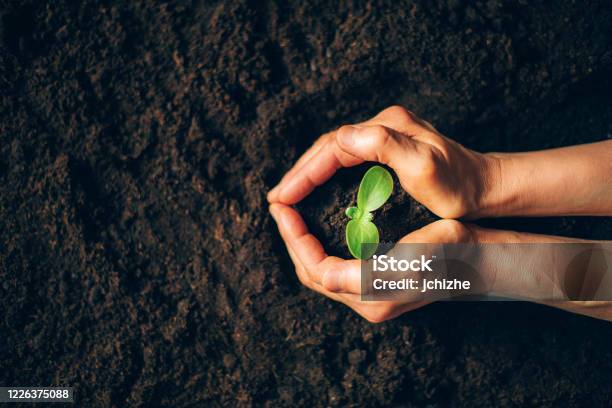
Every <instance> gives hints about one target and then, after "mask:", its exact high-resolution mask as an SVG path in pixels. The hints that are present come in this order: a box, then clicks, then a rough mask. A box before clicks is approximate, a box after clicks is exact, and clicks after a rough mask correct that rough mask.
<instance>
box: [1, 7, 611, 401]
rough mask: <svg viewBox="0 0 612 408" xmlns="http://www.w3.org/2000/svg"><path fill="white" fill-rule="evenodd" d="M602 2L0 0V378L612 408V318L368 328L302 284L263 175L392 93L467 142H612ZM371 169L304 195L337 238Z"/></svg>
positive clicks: (112, 390)
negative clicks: (611, 403)
mask: <svg viewBox="0 0 612 408" xmlns="http://www.w3.org/2000/svg"><path fill="white" fill-rule="evenodd" d="M611 18H612V10H610V8H609V6H608V4H607V2H605V1H591V2H588V3H583V2H578V3H576V2H572V1H559V2H555V4H545V3H540V2H538V3H533V2H530V4H529V5H527V4H526V3H523V2H512V3H508V2H501V1H470V2H467V1H463V0H453V1H438V2H431V1H425V0H418V1H415V2H403V1H395V2H382V3H379V2H375V3H372V2H363V3H362V2H356V3H355V2H347V3H344V2H333V4H332V3H330V2H321V1H308V2H303V1H301V2H297V1H288V2H286V1H283V2H259V1H250V0H238V1H234V2H204V1H199V0H189V1H182V2H177V3H165V2H156V1H141V0H134V1H129V2H115V3H109V2H106V1H102V0H85V1H82V2H78V3H77V2H72V1H67V0H55V1H53V2H49V1H40V0H37V1H34V0H26V1H10V0H9V1H0V310H1V311H2V315H3V319H2V323H0V333H1V338H2V341H0V361H2V370H0V383H2V384H3V385H15V386H17V385H22V386H23V385H32V384H37V385H69V386H73V387H74V388H75V395H76V400H77V401H78V405H79V406H172V407H186V406H193V405H194V404H196V405H198V404H199V405H238V406H252V405H266V406H301V405H309V406H340V405H354V406H388V405H397V406H421V405H432V406H445V405H451V404H452V405H456V406H474V405H478V406H514V405H537V406H555V405H559V404H563V405H569V406H586V405H588V406H601V405H604V404H606V403H608V401H610V399H611V398H612V391H611V390H610V387H609V384H610V376H609V374H608V373H610V372H611V371H612V352H611V351H610V350H609V349H610V348H609V344H610V342H611V340H612V327H611V326H610V325H609V324H608V323H605V322H601V321H595V320H592V319H588V318H584V317H580V316H573V315H569V314H566V313H563V312H560V311H556V310H551V309H547V308H544V307H541V306H537V305H531V304H523V303H499V304H498V303H478V304H467V303H466V304H459V305H458V304H445V303H441V304H436V305H432V306H428V307H426V308H424V309H421V310H417V311H414V312H411V313H409V314H407V315H405V316H402V317H401V318H398V319H396V320H394V321H391V322H387V323H384V324H380V325H371V324H369V323H367V322H365V321H364V320H362V319H361V318H359V317H358V316H356V315H355V314H354V313H353V312H352V311H350V310H347V309H346V308H345V307H344V306H342V305H339V304H336V303H334V302H332V301H331V300H328V299H325V298H323V297H321V296H319V295H318V294H315V293H311V292H310V291H308V290H307V289H305V288H303V287H302V286H300V284H299V282H298V280H297V278H296V276H295V274H294V271H293V267H292V265H291V262H290V259H289V257H288V255H287V252H286V250H285V248H284V246H283V243H282V241H281V240H280V238H279V236H278V233H277V231H276V229H275V225H274V223H273V222H272V220H271V219H270V217H269V214H268V212H267V203H266V201H265V193H266V192H267V190H268V189H269V188H270V187H271V186H273V185H274V184H275V183H276V182H277V181H278V180H279V178H280V177H281V176H282V174H284V172H285V171H286V170H287V169H289V168H290V167H291V165H292V164H293V163H294V161H295V160H296V159H297V157H298V156H299V155H300V154H301V153H302V152H303V151H304V150H305V149H306V148H307V147H308V146H310V145H311V144H312V142H313V141H314V140H315V139H316V138H317V137H318V136H319V135H320V134H321V133H323V132H325V131H328V130H330V129H333V128H334V127H336V126H339V125H341V124H343V123H351V122H356V121H359V120H363V119H365V118H367V117H369V116H371V115H373V114H374V113H376V112H377V111H379V110H381V109H383V108H385V107H386V106H388V105H391V104H403V105H405V106H407V107H409V108H410V109H411V110H413V111H414V112H416V113H417V114H419V115H421V116H423V117H424V118H426V119H427V120H429V121H430V122H432V123H434V124H435V125H436V127H437V128H438V129H439V130H440V131H442V132H443V133H445V134H447V135H449V136H450V137H452V138H454V139H456V140H458V141H459V142H461V143H464V144H466V145H467V146H469V147H471V148H474V149H478V150H483V151H488V150H498V151H514V150H528V149H539V148H547V147H554V146H562V145H568V144H575V143H583V142H589V141H594V140H601V139H602V138H610V137H611V136H610V135H612V103H611V96H610V95H612V81H611V80H610V78H611V76H610V72H611V71H610V70H611V67H612V63H611V55H612V41H611V38H612V32H611V26H610V19H611ZM363 171H364V168H356V169H351V170H345V171H342V172H340V173H339V174H337V175H336V176H335V177H334V178H332V179H331V180H330V182H329V183H328V184H326V185H325V186H322V187H321V188H320V189H318V190H317V191H315V192H314V193H313V195H312V196H311V197H309V198H308V199H307V200H306V201H305V202H304V203H302V204H301V205H300V207H299V208H300V209H301V210H302V211H303V212H304V215H305V217H306V218H307V220H308V222H309V226H310V227H311V228H312V229H313V231H315V232H316V233H317V234H318V235H319V237H320V238H321V239H322V241H323V243H324V244H325V246H326V247H327V248H328V250H329V251H330V252H332V253H335V254H338V255H346V249H345V247H344V243H343V240H344V231H343V229H342V226H343V224H344V222H345V220H344V219H343V212H344V209H345V208H346V206H347V205H348V204H350V202H351V200H353V199H354V197H353V196H352V195H353V194H355V192H356V188H357V185H358V182H359V179H360V178H361V176H362V174H363ZM431 219H433V218H432V217H431V215H430V214H428V213H427V211H425V210H424V209H422V207H420V206H419V205H418V204H417V203H415V202H414V201H412V200H411V199H410V198H409V197H407V196H406V195H404V194H403V193H401V192H400V191H399V189H398V188H396V193H395V194H394V197H393V201H392V202H390V203H389V204H387V205H386V206H385V208H383V209H382V211H379V212H378V213H377V214H376V220H377V223H378V225H379V226H380V228H381V229H382V234H383V237H384V239H388V240H394V239H397V238H398V237H400V236H401V235H403V234H405V233H407V232H409V231H410V230H412V229H415V228H418V227H419V226H421V225H422V224H424V223H427V222H429V221H430V220H431ZM486 223H487V225H494V226H500V227H511V228H513V229H522V230H532V231H537V232H542V233H550V234H560V235H573V236H581V237H584V238H596V239H597V238H598V239H610V234H611V232H612V222H611V221H610V219H593V218H556V219H546V220H544V219H528V220H519V221H515V220H511V221H508V220H496V221H487V222H486ZM560 373H562V374H560Z"/></svg>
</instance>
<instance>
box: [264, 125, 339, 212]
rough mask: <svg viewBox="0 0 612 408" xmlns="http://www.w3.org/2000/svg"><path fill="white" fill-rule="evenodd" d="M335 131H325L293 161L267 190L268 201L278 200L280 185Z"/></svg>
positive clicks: (332, 135)
mask: <svg viewBox="0 0 612 408" xmlns="http://www.w3.org/2000/svg"><path fill="white" fill-rule="evenodd" d="M335 133H336V132H335V131H333V132H329V133H325V134H324V135H323V136H321V137H319V138H318V139H317V141H316V142H315V143H314V144H313V145H312V146H311V147H310V148H309V149H308V150H306V152H304V154H302V156H301V157H300V158H299V159H298V161H297V162H295V164H294V165H293V167H292V168H291V169H290V170H289V171H288V172H287V173H286V174H285V175H284V176H283V178H281V180H280V181H279V183H278V184H277V185H276V186H275V187H274V188H273V189H272V190H270V191H269V192H268V196H267V199H268V202H270V203H273V202H276V201H278V192H279V190H280V186H281V185H282V184H283V183H285V182H286V181H287V180H290V179H291V178H292V177H293V176H294V175H295V174H296V173H297V172H299V170H300V169H301V168H302V167H303V166H304V164H305V163H307V162H308V160H310V158H311V157H312V156H314V155H315V154H316V153H317V152H318V151H319V150H320V149H321V148H322V147H323V145H325V143H326V142H327V141H328V140H329V139H331V138H333V137H335Z"/></svg>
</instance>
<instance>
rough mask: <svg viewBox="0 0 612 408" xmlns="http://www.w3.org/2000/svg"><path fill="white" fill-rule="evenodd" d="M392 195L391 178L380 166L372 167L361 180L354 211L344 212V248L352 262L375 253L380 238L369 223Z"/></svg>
mask: <svg viewBox="0 0 612 408" xmlns="http://www.w3.org/2000/svg"><path fill="white" fill-rule="evenodd" d="M392 192H393V178H392V177H391V174H389V172H388V171H387V170H385V169H384V168H382V167H380V166H374V167H371V168H370V169H369V170H368V171H367V172H366V174H364V176H363V179H361V184H359V191H358V192H357V207H349V208H347V209H346V215H347V217H349V218H350V219H351V220H350V221H349V222H348V224H347V225H346V244H347V245H348V248H349V251H350V252H351V255H353V256H354V257H355V258H357V259H368V258H370V257H371V256H372V255H374V253H375V252H376V248H378V242H379V241H380V238H379V235H378V228H376V225H374V223H373V222H372V217H373V215H372V211H375V210H377V209H379V208H380V207H381V206H382V205H383V204H384V203H385V202H386V201H387V200H388V199H389V197H390V196H391V193H392ZM362 244H369V245H362Z"/></svg>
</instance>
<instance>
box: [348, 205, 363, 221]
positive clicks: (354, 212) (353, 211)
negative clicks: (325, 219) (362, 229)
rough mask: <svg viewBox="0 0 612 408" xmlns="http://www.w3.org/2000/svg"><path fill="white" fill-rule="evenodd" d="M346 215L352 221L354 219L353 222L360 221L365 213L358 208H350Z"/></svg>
mask: <svg viewBox="0 0 612 408" xmlns="http://www.w3.org/2000/svg"><path fill="white" fill-rule="evenodd" d="M344 213H345V214H346V216H347V217H349V218H350V219H353V220H354V219H359V218H361V216H362V215H363V211H361V210H360V209H359V208H357V207H349V208H347V209H346V211H345V212H344Z"/></svg>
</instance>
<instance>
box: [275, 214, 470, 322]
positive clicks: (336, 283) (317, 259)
mask: <svg viewBox="0 0 612 408" xmlns="http://www.w3.org/2000/svg"><path fill="white" fill-rule="evenodd" d="M270 213H271V214H272V217H273V218H274V220H275V221H276V223H277V225H278V230H279V232H280V234H281V237H282V238H283V240H284V242H285V245H286V246H287V251H288V252H289V256H290V257H291V259H292V261H293V263H294V265H295V270H296V273H297V275H298V279H299V280H300V282H301V283H302V284H303V285H304V286H306V287H308V288H310V289H312V290H314V291H316V292H318V293H321V294H322V295H325V296H327V297H329V298H331V299H333V300H336V301H338V302H341V303H343V304H345V305H346V306H348V307H350V308H351V309H353V310H354V311H355V312H357V313H358V314H359V315H361V316H362V317H363V318H365V319H367V320H368V321H370V322H374V323H379V322H383V321H385V320H389V319H392V318H394V317H396V316H399V315H400V314H402V313H405V312H408V311H410V310H413V309H417V308H419V307H422V306H424V305H426V304H428V303H430V302H431V301H432V298H431V297H428V298H425V297H421V298H413V299H410V300H407V299H405V300H402V301H362V300H361V293H362V292H361V289H362V288H361V264H360V261H359V260H355V259H353V260H344V259H341V258H338V257H335V256H329V255H327V254H326V253H325V250H324V248H323V246H322V245H321V243H320V242H319V240H318V239H317V238H316V237H315V236H314V235H312V234H311V233H309V232H308V228H307V227H306V224H305V223H304V220H303V219H302V217H301V216H300V215H299V213H298V212H297V211H296V210H295V209H293V208H291V207H289V206H287V205H284V204H279V203H274V204H272V205H270ZM471 240H472V233H471V231H470V228H469V227H468V226H466V225H465V224H463V223H461V222H459V221H454V220H439V221H436V222H433V223H431V224H429V225H427V226H425V227H423V228H421V229H419V230H416V231H413V232H411V233H410V234H408V235H406V236H405V237H404V238H402V239H401V240H400V241H399V242H400V243H419V244H423V243H461V242H471Z"/></svg>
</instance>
